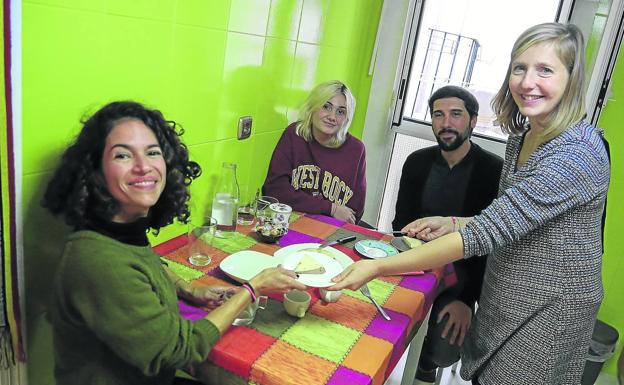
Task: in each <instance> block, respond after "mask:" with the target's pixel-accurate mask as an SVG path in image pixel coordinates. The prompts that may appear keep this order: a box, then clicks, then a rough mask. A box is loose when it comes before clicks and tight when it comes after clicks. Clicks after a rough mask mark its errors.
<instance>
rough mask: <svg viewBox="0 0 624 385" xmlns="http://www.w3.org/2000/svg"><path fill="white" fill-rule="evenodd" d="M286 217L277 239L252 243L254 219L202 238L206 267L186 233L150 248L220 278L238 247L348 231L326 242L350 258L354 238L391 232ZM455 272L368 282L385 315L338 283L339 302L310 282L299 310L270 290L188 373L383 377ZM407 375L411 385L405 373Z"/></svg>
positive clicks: (198, 312)
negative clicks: (263, 303) (196, 262)
mask: <svg viewBox="0 0 624 385" xmlns="http://www.w3.org/2000/svg"><path fill="white" fill-rule="evenodd" d="M290 222H291V223H290V228H289V232H288V233H287V234H286V235H284V236H283V237H282V238H281V239H280V240H279V242H278V243H276V244H266V243H262V242H260V241H259V238H258V237H257V235H256V234H255V233H254V232H253V230H252V226H238V229H237V233H236V234H235V236H234V237H233V238H230V239H219V238H215V241H214V242H213V245H212V247H210V249H211V250H210V252H211V254H212V262H211V263H210V264H209V265H208V266H204V267H198V266H193V265H191V264H190V263H189V262H188V260H187V258H188V250H187V245H186V243H187V241H186V236H179V237H177V238H174V239H171V240H169V241H167V242H165V243H162V244H160V245H157V246H156V247H155V250H156V251H157V252H158V253H160V254H161V255H162V256H163V259H165V260H166V261H167V264H168V266H169V268H171V269H172V270H173V271H175V272H176V273H177V274H178V275H180V276H181V277H183V278H184V279H186V280H188V281H191V280H192V281H199V282H202V283H206V284H215V285H226V286H227V285H234V284H236V282H235V281H233V280H231V279H230V278H229V277H227V276H226V275H225V274H224V273H223V271H221V269H220V268H219V263H220V262H221V261H222V260H223V259H224V258H226V257H227V256H228V255H230V254H232V253H235V252H238V251H242V250H253V251H258V252H262V253H265V254H268V255H273V253H274V252H275V251H277V250H279V249H280V248H281V247H285V246H288V245H292V244H298V243H308V242H313V243H318V242H322V241H324V240H333V239H337V238H342V237H345V236H350V235H354V236H356V240H354V241H352V242H349V243H347V244H344V245H337V246H333V247H334V248H336V249H338V250H340V251H342V252H343V253H345V254H347V255H348V256H349V257H351V258H352V259H353V260H358V259H360V256H359V255H358V254H357V253H356V252H355V251H354V250H353V245H354V243H355V242H357V241H359V240H362V239H374V240H382V241H389V240H390V239H392V236H391V235H385V234H382V233H379V232H377V231H373V230H369V229H366V228H364V227H360V226H357V225H353V224H349V223H345V222H343V221H340V220H337V219H335V218H331V217H326V216H322V215H309V214H305V215H304V214H299V213H293V214H292V215H291V217H290ZM455 281H456V277H455V274H454V272H453V269H452V266H451V265H449V266H446V267H445V268H440V269H434V270H432V271H428V272H424V273H423V274H414V275H404V276H389V277H381V278H379V279H375V280H373V281H371V282H370V283H369V284H368V287H369V288H370V291H371V293H372V295H373V297H374V298H375V299H376V300H377V302H379V303H380V304H381V305H382V307H383V308H384V309H385V311H386V312H387V313H388V314H389V315H390V317H391V318H392V319H391V320H390V321H386V320H385V319H384V318H383V317H382V316H381V315H380V314H379V313H378V312H377V309H376V308H375V306H374V305H373V304H372V303H371V302H370V301H369V300H368V299H367V298H366V297H364V296H363V295H362V294H361V293H360V292H359V291H350V290H344V293H343V295H342V296H341V297H340V299H339V301H338V302H336V303H331V304H324V303H322V302H321V301H320V300H319V297H318V291H317V290H315V289H310V294H311V295H312V303H311V304H310V308H309V310H308V312H307V313H306V315H305V316H304V317H303V318H296V317H292V316H290V315H288V314H287V313H286V312H285V310H284V307H283V305H282V302H281V301H282V298H281V297H280V296H275V297H272V298H270V299H269V301H268V305H267V308H266V309H265V310H259V311H258V313H257V315H256V318H255V320H254V322H253V323H252V324H251V325H249V326H232V327H231V328H230V329H229V330H228V331H227V332H226V333H224V335H223V336H222V338H221V339H220V340H219V342H218V343H217V344H216V345H215V347H214V348H213V349H212V351H211V352H210V354H209V356H208V357H207V359H206V361H205V363H204V364H202V365H201V366H200V367H198V370H197V372H196V373H195V376H196V377H197V378H198V379H199V380H201V381H202V382H204V383H206V384H218V385H225V384H248V383H250V384H258V385H295V384H301V385H315V384H327V385H347V384H348V385H367V384H371V385H381V384H383V383H384V381H385V380H386V378H387V377H388V375H389V374H390V373H391V371H392V369H393V368H394V367H395V365H396V364H397V362H398V360H399V358H401V356H402V354H403V353H404V351H405V349H406V348H407V346H408V344H409V343H410V341H411V340H412V337H413V336H414V335H415V334H416V332H417V331H418V330H419V328H420V327H421V325H422V328H426V322H424V321H425V319H426V316H427V314H428V311H429V309H430V307H431V303H432V301H433V299H434V298H435V295H436V294H437V293H438V292H439V290H440V289H441V288H442V287H445V286H448V285H452V284H454V283H455ZM179 304H180V311H181V314H182V315H183V316H184V317H186V318H187V319H191V320H193V319H198V318H201V317H203V316H205V314H206V312H205V311H204V310H203V309H200V308H195V307H192V306H190V305H188V304H186V303H184V302H182V301H180V303H179ZM421 333H422V331H421ZM418 351H419V349H418ZM417 353H418V352H417ZM416 356H417V355H416ZM412 361H413V360H412ZM409 365H415V363H414V362H410V363H409ZM411 373H413V370H412V371H411ZM406 381H409V383H410V384H411V378H410V379H407V380H406ZM404 383H405V382H404Z"/></svg>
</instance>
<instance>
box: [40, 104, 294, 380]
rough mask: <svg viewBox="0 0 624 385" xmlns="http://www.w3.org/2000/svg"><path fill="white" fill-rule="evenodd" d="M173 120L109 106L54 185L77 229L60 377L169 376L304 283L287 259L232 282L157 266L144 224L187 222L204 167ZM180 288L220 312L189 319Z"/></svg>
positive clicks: (56, 307) (64, 288) (60, 313)
mask: <svg viewBox="0 0 624 385" xmlns="http://www.w3.org/2000/svg"><path fill="white" fill-rule="evenodd" d="M176 128H177V126H176V124H175V122H171V121H167V120H165V118H164V117H163V115H162V114H161V113H160V111H158V110H150V109H147V108H145V107H144V106H143V105H141V104H139V103H136V102H113V103H110V104H108V105H106V106H104V107H103V108H101V109H100V110H99V111H97V112H96V113H95V114H94V115H93V116H91V117H90V118H89V119H87V120H86V121H85V122H83V128H82V130H81V132H80V134H79V135H78V137H77V138H76V140H75V141H74V143H73V144H72V145H71V146H70V147H69V148H68V149H67V150H66V151H65V153H64V154H63V157H62V159H61V162H60V164H59V166H58V168H57V170H56V172H55V174H54V176H53V178H52V180H51V181H50V182H49V184H48V188H47V190H46V192H45V195H44V199H43V202H42V205H43V206H44V207H46V208H48V209H49V210H50V211H51V212H52V213H53V214H54V215H58V216H62V217H64V219H65V222H66V223H67V224H69V225H70V226H74V228H75V231H74V232H73V233H72V234H70V235H69V237H68V239H67V243H66V245H65V250H64V252H63V257H62V259H61V263H60V265H59V270H58V273H57V275H56V281H55V287H54V295H53V301H54V303H53V306H52V307H51V321H52V327H53V336H54V350H55V357H56V362H55V376H56V380H57V384H59V385H62V384H91V383H98V384H99V383H102V384H103V383H107V384H108V383H115V384H168V383H171V382H172V381H173V377H174V373H175V370H176V369H184V368H189V367H192V365H193V364H195V363H198V362H201V361H203V360H205V358H206V357H207V355H208V352H209V350H210V349H211V348H212V346H213V345H214V344H215V342H216V341H217V339H218V338H219V337H220V335H221V333H223V332H224V331H225V330H226V329H227V328H228V327H229V325H230V324H231V323H232V321H233V320H234V319H235V318H236V316H237V315H238V314H239V313H240V312H241V311H242V310H243V309H244V308H245V307H246V306H247V305H249V303H250V302H251V301H253V300H255V298H256V296H258V295H262V294H266V293H271V292H279V291H285V290H287V289H290V288H299V289H305V286H303V285H302V284H300V283H298V282H297V281H296V280H295V278H296V276H295V274H294V272H291V271H287V270H284V269H282V268H271V269H266V270H264V271H262V272H260V273H259V274H258V275H256V276H255V277H253V278H252V279H251V280H250V281H249V282H248V283H247V284H244V285H243V286H242V288H243V289H240V290H234V289H228V288H223V287H215V286H209V285H197V284H188V283H186V282H185V281H184V280H182V279H180V278H179V277H177V276H176V275H175V274H174V273H172V272H171V271H170V270H168V269H167V268H166V267H165V266H163V265H162V264H161V262H160V257H159V256H158V255H157V254H156V253H155V252H154V251H153V250H152V248H151V247H150V245H149V242H148V239H147V235H146V234H147V231H149V230H150V229H152V230H154V231H158V229H160V228H161V227H163V226H166V225H168V224H170V223H172V222H173V220H174V218H177V219H178V220H179V221H181V222H183V223H184V222H187V221H188V218H189V214H190V213H189V208H188V204H187V203H188V199H189V197H190V196H189V192H188V186H189V185H190V184H191V182H192V181H193V179H194V178H196V177H198V176H199V175H200V174H201V168H200V167H199V165H198V164H197V163H195V162H193V161H190V160H189V157H188V151H187V149H186V147H185V145H184V144H183V143H182V142H181V141H180V139H179V136H180V135H181V134H182V133H183V130H181V129H179V130H176ZM230 291H231V292H235V294H233V295H232V296H231V298H230V299H229V300H227V302H223V300H222V298H224V297H229V296H230V295H227V296H226V294H232V293H228V292H230ZM176 294H177V295H179V296H183V297H185V298H187V299H190V300H193V301H196V302H199V303H202V304H205V305H207V306H209V307H212V308H214V309H213V310H212V311H211V312H210V314H208V315H207V316H206V317H205V318H204V319H201V320H198V321H195V322H191V321H188V320H184V319H182V318H181V317H180V314H179V311H178V306H177V295H176Z"/></svg>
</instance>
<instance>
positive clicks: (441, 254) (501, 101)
mask: <svg viewBox="0 0 624 385" xmlns="http://www.w3.org/2000/svg"><path fill="white" fill-rule="evenodd" d="M583 51H584V43H583V36H582V34H581V32H580V30H579V29H578V28H577V27H576V26H574V25H569V24H568V25H566V24H558V23H545V24H539V25H536V26H534V27H531V28H529V29H528V30H526V31H525V32H524V33H522V35H520V37H519V38H518V40H516V43H515V44H514V47H513V50H512V52H511V62H510V64H509V68H508V70H507V76H506V79H505V82H504V83H503V85H502V86H501V88H500V91H499V92H498V94H497V95H496V97H495V99H494V101H493V103H492V105H493V107H494V111H495V112H496V114H497V118H498V122H499V123H500V125H501V127H502V128H503V129H504V130H506V131H507V132H508V133H509V134H510V137H509V140H508V142H507V150H506V153H505V162H504V164H503V172H502V175H501V182H500V187H499V189H498V191H499V197H498V198H496V199H495V200H494V201H493V202H492V204H491V205H490V206H488V207H487V208H486V209H484V210H483V211H482V212H481V214H480V215H476V216H474V217H471V218H458V217H429V218H423V219H419V220H416V221H414V222H412V223H410V224H408V225H407V226H405V227H404V228H403V230H404V231H407V232H408V233H409V234H410V235H412V236H417V237H418V238H421V239H425V240H430V242H428V243H426V244H424V245H423V246H421V247H418V248H416V249H412V250H410V251H407V252H405V253H401V254H399V255H397V256H395V257H390V258H386V259H383V260H378V261H360V262H356V263H355V264H353V265H351V266H349V267H348V268H347V269H346V270H345V272H343V274H341V275H340V276H338V277H336V278H335V281H337V282H339V283H338V284H336V285H334V286H332V287H329V288H328V290H338V289H341V288H343V287H350V288H357V287H359V286H360V285H361V284H362V283H364V282H366V281H368V280H370V279H371V278H373V277H375V276H380V275H390V274H395V273H398V272H402V271H414V270H421V269H426V268H431V267H435V266H441V265H444V264H447V263H449V262H452V261H455V260H458V259H461V258H470V257H473V256H475V255H484V254H489V257H488V259H487V263H486V271H485V276H484V278H483V287H482V290H481V298H480V300H479V308H478V310H477V313H476V315H475V318H474V322H473V323H472V325H471V328H470V330H469V332H468V336H467V339H466V341H465V342H464V345H463V349H462V352H461V356H462V369H461V375H462V377H464V378H467V379H468V378H472V379H473V383H476V384H488V385H499V384H515V385H516V384H527V385H528V384H530V385H536V384H543V385H555V384H562V385H563V384H566V385H567V384H579V383H580V382H581V376H582V373H583V369H584V367H585V357H586V355H587V351H588V348H589V342H590V339H591V335H592V330H593V326H594V321H595V318H596V314H597V312H598V308H599V306H600V302H601V301H602V297H603V289H602V282H601V271H600V270H601V260H602V242H601V238H602V234H601V223H602V213H603V209H604V204H605V199H606V195H607V189H608V187H609V160H608V154H607V151H606V148H605V144H604V143H603V139H602V133H601V132H600V131H599V130H597V129H596V128H595V127H593V126H591V125H590V124H589V123H587V122H586V121H584V120H583V119H584V117H585V105H584V97H583V95H584V93H585V87H584V52H583Z"/></svg>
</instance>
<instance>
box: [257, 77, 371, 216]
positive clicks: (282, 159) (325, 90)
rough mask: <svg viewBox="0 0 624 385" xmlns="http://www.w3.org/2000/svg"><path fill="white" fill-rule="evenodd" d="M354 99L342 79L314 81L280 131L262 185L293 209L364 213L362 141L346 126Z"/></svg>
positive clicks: (335, 213)
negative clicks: (294, 119)
mask: <svg viewBox="0 0 624 385" xmlns="http://www.w3.org/2000/svg"><path fill="white" fill-rule="evenodd" d="M354 111H355V98H354V97H353V94H352V93H351V91H350V90H349V88H348V87H347V86H346V85H345V84H344V83H342V82H340V81H337V80H334V81H329V82H325V83H322V84H319V85H318V86H316V87H315V88H314V89H313V90H312V92H310V95H309V96H308V98H307V99H306V101H305V102H304V104H303V106H302V107H301V110H300V111H299V120H298V121H297V122H294V123H292V124H291V125H289V126H288V127H286V130H285V131H284V133H283V134H282V137H281V138H280V140H279V142H278V143H277V146H276V147H275V150H274V151H273V156H272V158H271V163H270V164H269V170H268V173H267V177H266V180H265V181H264V186H263V187H262V190H263V192H264V194H266V195H270V196H273V197H276V198H277V199H278V200H279V201H280V202H283V203H286V204H288V205H290V206H292V208H293V209H294V210H297V211H302V212H306V213H311V214H325V215H331V216H333V217H335V218H338V219H341V220H344V221H347V222H350V223H356V222H357V221H358V220H359V219H360V218H361V217H362V214H363V212H364V198H365V194H366V159H365V158H366V154H365V151H364V144H363V143H362V142H361V141H360V140H358V139H357V138H355V137H353V136H352V135H351V134H349V133H348V132H347V131H348V130H349V126H350V125H351V122H352V121H353V113H354Z"/></svg>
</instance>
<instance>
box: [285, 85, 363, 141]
mask: <svg viewBox="0 0 624 385" xmlns="http://www.w3.org/2000/svg"><path fill="white" fill-rule="evenodd" d="M341 94H342V95H344V97H345V99H346V100H347V119H346V120H345V122H344V124H343V125H342V127H341V128H340V130H338V132H337V133H336V135H334V136H333V137H332V138H331V139H330V141H329V144H328V146H329V147H333V148H336V147H340V146H341V145H342V144H343V143H344V141H345V140H346V138H347V131H348V130H349V126H351V122H352V121H353V113H354V111H355V97H353V94H352V93H351V91H350V90H349V87H347V85H346V84H344V83H343V82H341V81H338V80H331V81H328V82H325V83H321V84H319V85H318V86H316V87H314V89H313V90H312V91H311V92H310V95H308V98H307V99H306V100H305V102H304V103H303V105H302V106H301V109H300V110H299V121H298V122H297V129H296V133H297V135H299V136H300V137H302V138H303V139H305V140H306V141H307V142H309V141H311V140H314V137H313V136H312V114H314V113H315V112H316V111H317V110H318V109H319V108H321V107H323V105H324V104H325V103H326V102H327V101H328V100H329V99H331V98H333V97H334V96H336V95H341Z"/></svg>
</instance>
